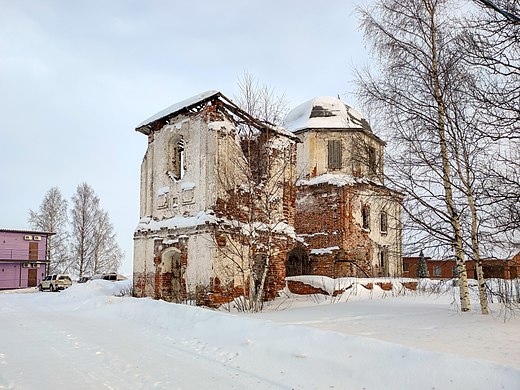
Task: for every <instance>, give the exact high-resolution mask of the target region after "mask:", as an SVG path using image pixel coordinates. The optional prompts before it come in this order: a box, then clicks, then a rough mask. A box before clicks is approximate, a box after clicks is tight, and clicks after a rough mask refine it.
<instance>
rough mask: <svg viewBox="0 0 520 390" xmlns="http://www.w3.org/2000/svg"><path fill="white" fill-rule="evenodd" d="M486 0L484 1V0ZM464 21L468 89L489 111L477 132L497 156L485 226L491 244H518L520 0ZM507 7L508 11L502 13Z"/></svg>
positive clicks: (503, 1)
mask: <svg viewBox="0 0 520 390" xmlns="http://www.w3.org/2000/svg"><path fill="white" fill-rule="evenodd" d="M482 3H485V2H482ZM483 5H486V6H487V7H488V8H484V7H483V8H481V9H479V10H478V11H477V12H474V13H473V14H471V15H470V17H469V18H467V19H466V20H465V21H464V33H463V34H462V35H461V37H460V46H461V50H463V51H464V52H465V57H464V60H465V63H466V66H467V67H468V68H470V69H471V71H472V73H473V74H474V78H475V80H476V83H475V85H474V87H473V88H472V89H471V90H470V92H471V94H472V96H473V97H474V99H475V100H476V101H477V102H478V104H479V108H480V110H481V111H482V112H485V113H486V115H484V116H482V117H481V118H480V121H479V124H478V126H477V127H476V129H475V132H476V133H477V134H478V136H479V137H481V138H482V139H487V140H488V141H489V144H490V148H489V149H490V150H492V153H493V158H492V159H490V161H489V162H488V163H487V165H486V167H485V178H486V183H485V186H484V191H485V193H484V195H485V196H486V197H487V204H488V207H487V208H486V211H487V212H488V213H487V215H486V219H485V220H484V221H483V222H484V227H485V228H486V230H487V234H486V237H485V238H486V241H487V242H489V244H490V245H493V246H495V247H496V246H504V247H511V245H513V246H516V248H517V250H518V247H520V241H519V238H518V237H519V230H520V206H519V205H520V121H519V118H520V104H519V103H518V102H520V38H519V37H520V23H518V21H516V22H515V19H514V18H510V17H507V15H510V16H511V15H513V16H515V15H516V17H517V19H518V15H520V2H519V1H517V0H516V1H508V0H495V1H494V2H493V6H494V8H493V7H490V5H489V4H483ZM504 12H505V13H504Z"/></svg>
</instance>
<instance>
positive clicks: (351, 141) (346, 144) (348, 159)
mask: <svg viewBox="0 0 520 390" xmlns="http://www.w3.org/2000/svg"><path fill="white" fill-rule="evenodd" d="M298 137H299V138H300V140H301V141H302V143H301V144H299V145H298V155H297V163H296V166H297V173H298V175H299V177H303V178H306V177H312V175H313V171H314V169H315V168H316V176H319V175H322V174H325V173H328V172H337V173H344V174H348V175H352V174H353V167H354V164H355V161H354V160H355V159H354V158H353V153H355V151H356V150H358V151H359V149H360V148H359V145H358V146H356V143H358V144H359V143H361V144H362V145H363V146H364V147H365V148H366V146H372V147H373V148H374V149H375V151H376V155H377V159H378V161H379V162H380V166H379V171H380V173H382V171H383V149H384V147H383V145H382V144H381V143H380V142H377V141H376V140H374V139H373V138H372V137H369V136H367V135H365V134H363V133H361V132H351V131H341V130H339V131H327V130H308V131H305V132H303V133H300V134H299V135H298ZM329 140H341V142H342V164H341V166H342V168H341V169H337V170H332V171H329V169H328V141H329ZM362 152H365V151H362ZM356 159H358V160H359V158H358V157H356ZM361 161H364V158H362V159H361ZM367 162H368V156H367V157H366V161H365V164H361V173H362V175H363V176H366V175H368V173H369V172H368V167H367Z"/></svg>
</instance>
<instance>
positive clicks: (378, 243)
mask: <svg viewBox="0 0 520 390" xmlns="http://www.w3.org/2000/svg"><path fill="white" fill-rule="evenodd" d="M363 205H368V206H369V207H370V225H369V226H370V229H369V237H370V239H371V240H372V241H373V243H374V248H373V249H374V251H373V256H372V265H373V266H374V267H375V266H376V265H377V264H379V257H378V256H379V250H380V247H386V248H387V250H388V263H389V274H390V275H398V274H400V272H401V256H402V253H401V222H400V221H401V205H400V203H399V202H398V201H397V200H393V199H390V198H388V197H383V196H381V195H379V194H378V192H376V191H370V190H364V191H363V192H361V193H360V195H359V197H358V199H357V201H356V204H354V205H353V206H354V207H353V215H354V218H355V220H356V223H358V224H359V226H362V215H361V208H362V206H363ZM383 209H384V210H385V211H386V212H387V214H388V218H387V225H388V227H387V232H386V234H385V233H382V232H381V226H380V213H381V211H382V210H383Z"/></svg>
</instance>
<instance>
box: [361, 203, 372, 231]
mask: <svg viewBox="0 0 520 390" xmlns="http://www.w3.org/2000/svg"><path fill="white" fill-rule="evenodd" d="M361 218H362V223H363V229H370V207H368V206H363V208H362V209H361Z"/></svg>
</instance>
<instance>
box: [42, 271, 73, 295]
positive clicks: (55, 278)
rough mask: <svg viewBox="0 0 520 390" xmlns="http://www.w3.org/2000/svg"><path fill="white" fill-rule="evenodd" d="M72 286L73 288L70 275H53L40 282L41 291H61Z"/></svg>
mask: <svg viewBox="0 0 520 390" xmlns="http://www.w3.org/2000/svg"><path fill="white" fill-rule="evenodd" d="M70 286H72V280H71V279H70V276H69V275H60V274H53V275H48V276H46V277H45V279H43V280H42V281H41V282H40V285H39V286H38V288H39V289H40V291H43V290H49V291H59V290H65V289H66V288H68V287H70Z"/></svg>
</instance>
